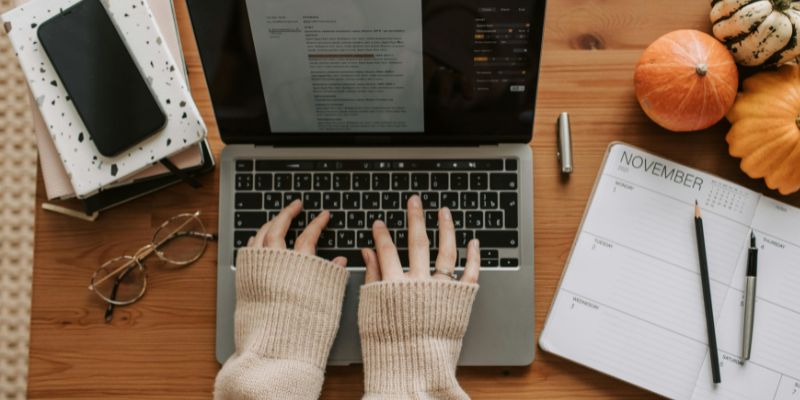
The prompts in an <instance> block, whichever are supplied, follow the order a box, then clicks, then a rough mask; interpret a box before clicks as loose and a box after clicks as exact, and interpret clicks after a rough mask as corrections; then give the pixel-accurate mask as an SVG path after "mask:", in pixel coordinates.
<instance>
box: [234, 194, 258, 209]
mask: <svg viewBox="0 0 800 400" xmlns="http://www.w3.org/2000/svg"><path fill="white" fill-rule="evenodd" d="M233 202H234V205H235V206H236V209H237V210H260V209H261V193H255V192H252V193H236V196H235V197H234V201H233Z"/></svg>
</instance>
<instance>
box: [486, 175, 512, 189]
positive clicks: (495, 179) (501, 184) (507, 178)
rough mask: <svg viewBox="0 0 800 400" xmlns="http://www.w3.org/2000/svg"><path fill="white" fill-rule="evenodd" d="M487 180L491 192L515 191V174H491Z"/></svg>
mask: <svg viewBox="0 0 800 400" xmlns="http://www.w3.org/2000/svg"><path fill="white" fill-rule="evenodd" d="M489 180H490V185H489V186H490V187H491V188H492V190H516V189H517V174H492V175H491V177H490V179H489Z"/></svg>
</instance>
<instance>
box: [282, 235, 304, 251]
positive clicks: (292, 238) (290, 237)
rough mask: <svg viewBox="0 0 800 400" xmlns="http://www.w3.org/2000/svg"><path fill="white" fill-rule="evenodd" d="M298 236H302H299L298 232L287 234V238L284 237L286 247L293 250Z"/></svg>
mask: <svg viewBox="0 0 800 400" xmlns="http://www.w3.org/2000/svg"><path fill="white" fill-rule="evenodd" d="M298 236H300V235H299V234H298V232H297V231H289V232H286V236H285V237H284V241H285V242H286V247H287V248H290V249H293V248H294V244H295V242H296V241H297V237H298Z"/></svg>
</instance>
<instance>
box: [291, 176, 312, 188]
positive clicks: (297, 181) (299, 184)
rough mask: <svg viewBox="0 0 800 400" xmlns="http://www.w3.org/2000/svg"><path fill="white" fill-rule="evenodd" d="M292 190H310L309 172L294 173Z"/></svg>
mask: <svg viewBox="0 0 800 400" xmlns="http://www.w3.org/2000/svg"><path fill="white" fill-rule="evenodd" d="M294 190H311V174H294Z"/></svg>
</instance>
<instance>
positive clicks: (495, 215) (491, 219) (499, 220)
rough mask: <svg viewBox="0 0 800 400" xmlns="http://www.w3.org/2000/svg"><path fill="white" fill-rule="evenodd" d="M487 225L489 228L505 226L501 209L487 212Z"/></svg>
mask: <svg viewBox="0 0 800 400" xmlns="http://www.w3.org/2000/svg"><path fill="white" fill-rule="evenodd" d="M486 227H487V228H502V227H503V213H502V212H501V211H488V212H486Z"/></svg>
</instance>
